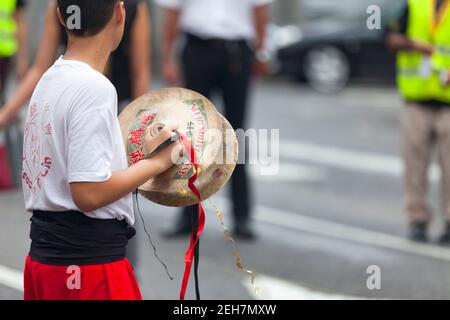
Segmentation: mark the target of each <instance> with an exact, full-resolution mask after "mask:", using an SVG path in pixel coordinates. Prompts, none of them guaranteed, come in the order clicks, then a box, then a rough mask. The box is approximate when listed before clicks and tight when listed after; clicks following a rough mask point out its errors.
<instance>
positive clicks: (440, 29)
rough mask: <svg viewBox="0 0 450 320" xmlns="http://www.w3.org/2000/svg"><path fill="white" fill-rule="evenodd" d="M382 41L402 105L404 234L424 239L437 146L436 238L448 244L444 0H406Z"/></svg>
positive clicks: (449, 84)
mask: <svg viewBox="0 0 450 320" xmlns="http://www.w3.org/2000/svg"><path fill="white" fill-rule="evenodd" d="M386 44H387V46H388V48H389V49H390V50H392V51H394V52H397V83H398V88H399V91H400V93H401V95H402V97H403V99H404V100H405V104H406V107H405V108H404V109H403V111H402V112H403V114H402V121H401V122H402V135H403V159H404V166H405V167H404V188H405V204H406V211H407V213H408V215H409V222H410V225H409V237H410V239H411V240H414V241H422V242H424V241H427V240H428V235H427V227H428V224H429V222H430V220H431V216H432V214H431V209H430V207H429V204H428V200H427V190H428V168H429V164H430V161H431V160H430V159H431V156H432V152H433V150H434V149H437V152H438V159H439V165H440V168H441V172H442V177H441V179H442V184H441V187H442V193H441V194H442V210H443V213H444V219H445V221H446V227H445V230H444V232H443V234H442V235H441V236H440V238H439V242H440V243H441V244H450V76H449V75H450V0H408V1H407V5H406V7H405V9H404V11H403V14H402V15H401V17H400V18H399V19H398V20H395V21H392V22H391V23H390V26H389V30H388V33H387V36H386Z"/></svg>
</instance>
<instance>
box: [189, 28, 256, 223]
mask: <svg viewBox="0 0 450 320" xmlns="http://www.w3.org/2000/svg"><path fill="white" fill-rule="evenodd" d="M252 57H253V52H252V51H251V49H250V47H249V45H248V43H247V42H246V41H245V40H242V41H223V40H219V39H217V40H202V39H200V38H197V37H195V36H193V35H187V40H186V45H185V47H184V49H183V52H182V64H183V74H184V79H185V85H186V87H187V88H188V89H191V90H194V91H197V92H199V93H201V94H202V95H204V96H206V97H207V98H211V96H212V94H213V93H215V92H218V93H219V94H221V96H222V99H223V103H224V107H225V117H226V118H227V119H228V121H230V123H231V125H232V126H233V128H234V129H235V130H236V129H245V121H246V115H247V100H248V93H249V89H250V80H251V62H252ZM242 145H243V144H242V143H241V146H242ZM241 149H243V148H241ZM245 153H246V152H245V150H240V154H245ZM249 188H250V186H249V182H248V178H247V171H246V167H245V165H243V164H238V165H237V167H236V170H235V172H234V174H233V176H232V177H231V190H232V201H233V213H234V220H235V221H234V223H235V225H236V224H241V223H244V224H245V223H247V222H248V220H249V216H250V210H251V208H250V202H251V199H250V190H249ZM191 210H192V209H191V208H185V209H184V211H183V214H182V216H181V222H182V224H184V225H187V224H189V223H190V217H191V214H190V212H192V211H191Z"/></svg>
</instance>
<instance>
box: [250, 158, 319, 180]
mask: <svg viewBox="0 0 450 320" xmlns="http://www.w3.org/2000/svg"><path fill="white" fill-rule="evenodd" d="M249 169H250V173H251V175H252V177H253V178H255V179H257V180H259V181H269V182H274V181H277V182H319V181H324V180H325V179H326V174H325V171H324V170H323V169H320V168H318V167H315V166H312V165H304V164H292V163H289V162H282V163H280V167H279V171H278V173H277V174H276V175H262V174H261V172H262V171H261V167H260V166H258V165H249Z"/></svg>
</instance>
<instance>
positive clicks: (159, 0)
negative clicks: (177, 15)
mask: <svg viewBox="0 0 450 320" xmlns="http://www.w3.org/2000/svg"><path fill="white" fill-rule="evenodd" d="M154 2H155V3H156V4H157V5H159V6H161V7H163V8H167V9H179V8H181V5H182V2H183V0H154Z"/></svg>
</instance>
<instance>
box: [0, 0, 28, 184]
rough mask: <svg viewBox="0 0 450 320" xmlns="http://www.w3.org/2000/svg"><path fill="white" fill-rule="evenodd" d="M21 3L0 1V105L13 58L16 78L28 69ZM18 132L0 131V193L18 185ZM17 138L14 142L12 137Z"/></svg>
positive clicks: (22, 3)
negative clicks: (14, 59) (0, 190)
mask: <svg viewBox="0 0 450 320" xmlns="http://www.w3.org/2000/svg"><path fill="white" fill-rule="evenodd" d="M24 9H25V0H1V1H0V105H1V104H2V103H3V102H4V101H5V90H6V81H7V78H8V76H9V73H10V66H11V62H12V60H13V58H14V57H15V58H16V75H17V77H18V78H19V79H21V78H22V77H23V76H24V74H25V73H26V71H27V68H28V50H27V45H26V44H27V41H26V34H27V27H26V17H25V10H24ZM19 131H20V130H18V129H17V126H16V125H12V126H11V127H9V128H7V129H6V130H4V131H0V189H9V188H12V187H14V186H17V185H18V184H19V181H20V179H19V176H20V173H19V172H18V171H19V166H18V165H19V164H20V162H21V159H20V147H19V145H20V143H19V142H18V141H20V140H21V138H20V135H18V134H17V133H18V132H19ZM14 135H17V139H16V140H17V141H14V139H12V136H14Z"/></svg>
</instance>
